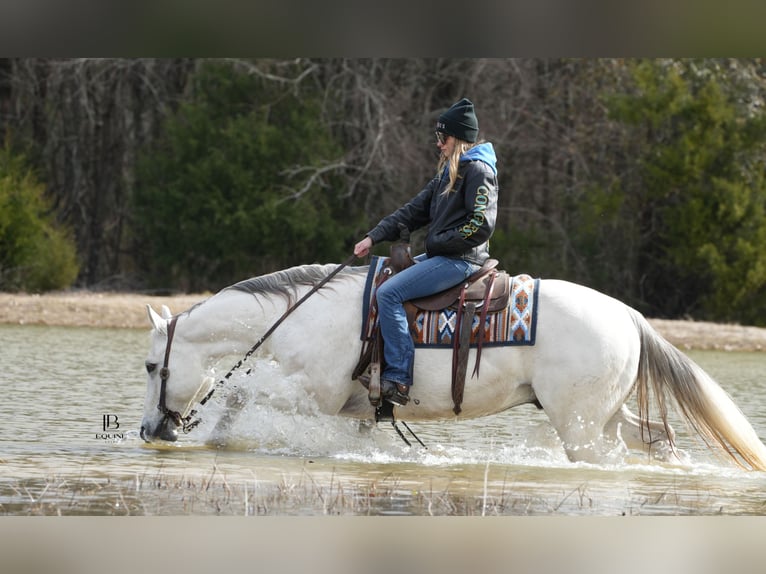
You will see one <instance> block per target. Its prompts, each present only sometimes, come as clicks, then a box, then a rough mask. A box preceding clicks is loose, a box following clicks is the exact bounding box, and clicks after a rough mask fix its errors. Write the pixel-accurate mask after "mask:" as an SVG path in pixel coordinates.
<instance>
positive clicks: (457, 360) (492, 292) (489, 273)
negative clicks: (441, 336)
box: [352, 234, 511, 415]
mask: <svg viewBox="0 0 766 574" xmlns="http://www.w3.org/2000/svg"><path fill="white" fill-rule="evenodd" d="M408 239H409V238H408V237H404V234H403V240H402V241H398V242H396V243H394V244H392V246H391V257H390V258H389V259H388V261H387V262H386V264H385V267H384V268H383V270H382V271H381V272H380V273H379V275H378V278H376V281H377V282H378V283H377V287H379V286H380V285H381V284H382V283H383V282H385V281H386V280H387V279H389V278H390V277H392V276H393V275H394V274H396V273H398V272H399V271H401V270H403V269H406V268H407V267H409V266H411V265H416V262H415V261H414V260H413V259H412V257H411V255H410V248H409V243H408ZM497 265H498V261H497V259H488V260H487V261H486V262H485V263H484V265H482V267H481V269H479V270H478V271H476V272H475V273H474V274H473V275H471V276H470V277H468V279H466V280H465V281H464V282H462V283H460V284H458V285H456V286H455V287H452V288H450V289H446V290H444V291H441V292H439V293H435V294H433V295H429V296H427V297H422V298H419V299H413V300H411V301H407V302H405V304H404V308H405V311H406V313H407V319H408V323H409V324H410V325H412V324H413V321H414V320H415V317H416V315H417V313H418V312H419V311H441V310H444V309H451V310H454V311H456V321H455V331H454V333H455V334H454V337H453V340H452V400H453V403H454V407H453V412H454V413H455V414H456V415H458V414H460V412H461V410H462V408H461V403H462V402H463V393H464V389H465V378H466V372H467V367H468V351H469V349H470V342H471V341H470V339H471V331H472V326H473V320H474V317H475V316H476V314H477V313H478V314H479V317H480V318H479V326H480V327H479V329H478V335H477V337H476V362H475V365H474V370H473V373H472V375H471V376H478V374H479V365H480V363H481V349H482V343H483V341H484V328H483V325H485V324H486V318H487V315H488V314H489V313H496V312H498V311H502V310H503V309H505V308H506V307H507V306H508V302H509V299H510V285H511V278H510V276H509V275H508V274H507V273H506V272H505V271H498V270H497ZM377 287H376V288H377ZM370 305H371V306H372V305H377V301H376V300H375V298H374V297H373V299H372V301H371V302H370ZM382 357H383V338H382V337H381V336H380V326H379V325H375V328H374V331H373V334H372V336H371V337H370V338H369V339H368V340H366V341H365V342H364V345H363V347H362V352H361V355H360V357H359V362H358V363H357V366H356V368H355V369H354V372H353V375H352V378H353V379H354V380H357V379H358V380H359V381H360V382H361V383H362V384H363V385H364V386H365V387H366V388H367V389H368V392H369V394H368V397H369V400H370V403H371V404H372V405H373V406H374V407H376V408H380V405H381V402H382V401H381V393H380V373H381V366H380V363H381V360H382Z"/></svg>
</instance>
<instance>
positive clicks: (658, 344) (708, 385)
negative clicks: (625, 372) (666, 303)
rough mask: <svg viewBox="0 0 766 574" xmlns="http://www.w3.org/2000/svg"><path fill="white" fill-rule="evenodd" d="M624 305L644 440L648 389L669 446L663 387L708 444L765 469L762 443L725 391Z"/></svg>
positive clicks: (646, 424) (738, 460)
mask: <svg viewBox="0 0 766 574" xmlns="http://www.w3.org/2000/svg"><path fill="white" fill-rule="evenodd" d="M630 311H631V316H632V318H633V322H634V324H635V325H636V328H637V329H638V333H639V337H640V339H641V352H640V356H639V361H638V374H637V375H636V392H637V398H638V409H639V418H640V421H641V435H642V438H643V439H644V440H647V439H646V438H645V437H644V430H646V431H647V432H648V433H649V437H648V440H647V442H651V429H650V426H649V405H650V400H649V394H650V392H651V393H652V394H653V395H654V397H655V401H656V403H657V408H658V410H659V413H660V416H661V418H662V424H663V425H664V427H665V431H666V432H667V436H668V439H669V441H670V446H671V447H672V448H675V444H674V440H673V434H672V432H671V431H670V427H669V425H668V421H667V404H666V402H665V396H666V394H668V392H669V394H671V395H672V396H673V398H674V399H675V401H676V404H677V405H678V407H679V409H680V412H681V414H683V416H684V417H685V419H686V420H687V422H688V423H689V424H690V426H691V427H692V428H693V429H694V430H695V431H696V432H697V433H698V434H699V435H700V436H701V437H702V440H703V441H705V444H707V446H708V447H709V448H711V449H712V450H716V451H719V452H723V453H726V454H727V455H729V456H730V457H731V458H732V459H734V461H735V462H736V463H737V465H739V466H740V467H742V468H748V467H749V468H750V469H753V470H761V471H766V446H764V444H763V443H762V442H761V440H760V439H759V438H758V435H757V434H756V432H755V430H754V429H753V427H752V426H751V425H750V423H749V422H748V420H747V419H746V418H745V415H744V414H743V413H742V411H741V410H740V409H739V407H737V405H736V404H734V401H733V400H732V399H731V397H730V396H729V395H728V394H727V393H726V391H725V390H723V389H722V388H721V387H720V385H718V383H716V382H715V381H714V380H713V379H712V378H711V377H710V376H709V375H708V374H707V373H705V371H703V370H702V368H701V367H700V366H699V365H697V364H696V363H695V362H694V361H692V360H691V359H690V358H689V357H687V356H686V355H685V354H683V353H682V352H681V351H679V350H678V349H677V348H676V347H674V346H673V345H672V344H670V343H669V342H668V341H667V340H665V339H664V338H663V337H662V336H661V335H660V334H659V333H657V331H655V330H654V328H653V327H652V326H651V325H650V324H649V322H648V321H647V320H646V319H645V318H644V316H643V315H641V314H640V313H639V312H638V311H635V310H634V309H630ZM738 456H739V458H738ZM742 461H744V464H743V462H742Z"/></svg>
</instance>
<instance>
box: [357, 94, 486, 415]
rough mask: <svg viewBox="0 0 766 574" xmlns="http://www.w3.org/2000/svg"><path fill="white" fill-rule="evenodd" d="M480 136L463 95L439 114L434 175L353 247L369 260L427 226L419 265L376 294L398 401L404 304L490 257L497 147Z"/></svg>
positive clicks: (404, 372) (407, 344)
mask: <svg viewBox="0 0 766 574" xmlns="http://www.w3.org/2000/svg"><path fill="white" fill-rule="evenodd" d="M478 136H479V122H478V120H477V118H476V113H475V111H474V106H473V103H472V102H471V101H470V100H468V99H466V98H463V99H461V100H460V101H459V102H457V103H455V104H454V105H453V106H452V107H450V108H449V109H448V110H447V111H446V112H444V113H443V114H441V115H440V116H439V119H438V121H437V122H436V145H437V146H438V148H439V150H440V152H441V154H440V157H439V164H438V167H437V172H436V175H435V176H434V177H433V179H431V181H429V182H428V183H427V184H426V186H425V188H423V190H422V191H421V192H420V193H418V194H417V195H416V196H415V197H414V198H413V199H412V200H411V201H409V202H408V203H407V204H406V205H404V206H402V207H400V208H399V209H398V210H396V211H395V212H394V213H392V214H390V215H388V216H387V217H384V218H383V219H382V220H380V222H379V223H378V224H377V225H376V226H375V227H374V228H373V229H372V230H371V231H369V232H368V233H367V234H366V235H365V237H364V239H362V240H361V241H360V242H359V243H357V244H356V245H355V246H354V254H355V255H356V256H357V257H364V256H365V255H367V254H368V253H369V251H370V248H371V247H372V246H373V245H375V244H377V243H380V242H381V241H394V240H396V239H398V238H399V236H400V230H399V224H404V225H405V226H406V227H407V228H408V229H409V230H410V231H414V230H416V229H419V228H421V227H425V226H428V232H427V235H426V240H425V248H426V250H425V253H424V254H422V255H419V256H418V257H416V258H415V261H416V263H417V264H416V265H412V266H411V267H408V268H406V269H404V270H403V271H400V272H399V273H397V274H395V275H393V276H392V277H391V278H389V279H388V280H386V281H385V282H384V283H383V284H382V285H381V286H380V287H379V288H378V290H377V294H376V297H377V301H378V314H379V318H380V319H379V320H380V331H381V335H382V336H383V358H384V363H385V365H384V367H383V372H382V374H381V394H382V396H383V397H384V398H385V399H386V400H387V401H389V402H391V403H393V404H396V405H402V406H403V405H406V404H407V402H408V401H409V391H410V386H411V385H412V369H413V362H414V358H415V347H414V343H413V341H412V337H411V335H410V329H409V325H408V324H407V315H406V313H405V310H404V302H405V301H408V300H410V299H416V298H418V297H425V296H427V295H431V294H433V293H438V292H439V291H443V290H444V289H448V288H450V287H454V286H455V285H457V284H459V283H461V282H462V281H463V280H465V279H466V278H467V277H469V276H470V275H471V274H473V273H474V272H475V271H477V270H478V269H479V268H480V267H481V265H482V264H483V263H484V262H485V261H486V260H487V259H488V258H489V238H490V236H491V235H492V233H493V232H494V230H495V219H496V216H497V192H498V186H497V167H496V163H497V160H496V157H495V151H494V148H493V147H492V144H491V143H489V142H481V141H479V140H478Z"/></svg>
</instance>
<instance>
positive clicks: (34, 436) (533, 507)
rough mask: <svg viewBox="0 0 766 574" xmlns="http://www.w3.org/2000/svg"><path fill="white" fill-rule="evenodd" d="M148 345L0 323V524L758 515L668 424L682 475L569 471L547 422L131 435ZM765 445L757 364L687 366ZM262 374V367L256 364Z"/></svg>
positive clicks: (248, 415) (743, 487) (661, 467)
mask: <svg viewBox="0 0 766 574" xmlns="http://www.w3.org/2000/svg"><path fill="white" fill-rule="evenodd" d="M147 345H148V333H147V332H145V331H141V330H129V329H88V328H64V327H43V326H9V325H0V348H2V355H0V357H1V360H0V372H2V380H3V388H4V389H5V393H4V396H3V406H4V408H3V416H2V417H0V444H1V445H2V448H1V449H0V513H2V514H11V515H27V514H33V515H36V514H42V515H51V514H62V515H126V514H130V515H187V514H193V515H209V514H225V515H257V514H266V515H316V514H341V515H413V514H415V515H441V516H443V515H497V514H499V515H550V514H556V515H595V516H615V515H677V514H684V515H715V514H735V515H763V514H766V504H765V502H764V492H765V491H766V477H764V476H763V474H762V473H748V472H744V471H741V470H739V469H737V468H735V467H733V466H732V465H730V464H728V463H726V462H723V461H721V460H719V459H716V458H714V457H712V456H711V455H710V454H709V453H708V452H707V450H706V449H705V448H704V446H703V445H701V444H699V443H698V442H697V441H694V440H692V439H691V438H690V437H689V436H688V434H687V433H686V432H685V430H684V429H683V427H682V426H679V425H678V424H676V425H675V426H676V430H677V431H678V432H679V434H680V435H681V436H680V440H679V443H680V446H681V449H682V450H683V451H684V459H683V462H679V463H677V464H661V463H657V462H653V461H650V460H647V459H646V458H644V457H640V456H638V455H636V456H633V457H631V458H630V459H629V460H625V457H624V456H622V455H619V456H615V460H613V461H610V462H607V463H605V464H602V465H591V464H582V463H577V464H574V463H571V462H569V461H568V460H567V458H566V457H565V455H564V453H563V450H562V449H561V446H560V444H559V443H558V440H557V437H556V436H555V434H554V433H553V432H552V430H551V428H550V427H549V426H548V425H547V423H546V419H545V415H544V414H543V413H541V412H539V411H537V410H536V409H535V408H534V407H532V406H528V407H522V408H519V409H516V410H513V411H509V412H507V413H503V414H500V415H497V416H494V417H487V418H484V419H477V420H474V421H463V422H439V423H429V424H425V423H420V424H413V425H412V427H413V430H415V432H417V434H418V436H420V438H421V439H422V440H423V441H424V442H425V443H426V445H427V446H428V449H427V450H426V449H422V448H419V447H412V448H408V447H406V446H405V445H404V444H403V443H402V442H401V440H400V439H399V438H398V437H397V435H396V434H395V432H394V430H393V429H392V428H391V427H390V426H389V425H383V424H382V425H380V426H378V427H377V428H366V429H365V428H362V429H360V428H359V425H358V423H357V422H356V421H350V420H347V419H342V418H338V417H327V416H319V415H317V416H301V415H298V414H296V413H295V412H289V411H287V412H283V411H276V410H274V409H271V408H269V407H268V406H257V405H255V406H252V407H249V408H248V409H247V410H246V411H245V413H244V414H243V416H242V417H241V419H240V420H239V421H238V423H237V424H236V425H235V427H234V429H233V432H232V435H231V436H230V437H229V442H228V445H227V447H226V448H211V447H208V446H206V445H205V444H204V442H203V441H202V440H201V438H203V437H205V436H207V433H209V432H210V430H211V428H212V424H211V421H214V420H215V418H216V417H217V416H218V415H219V414H220V412H221V408H222V407H221V405H220V404H213V405H211V406H210V408H206V410H205V413H204V414H205V422H204V423H203V424H202V425H201V426H200V427H199V428H198V429H197V430H195V431H194V433H192V434H190V435H187V436H183V437H182V438H181V440H180V441H179V443H177V444H175V445H168V446H165V447H156V446H147V445H144V443H143V441H142V440H141V439H140V438H139V436H138V429H139V425H140V420H141V415H142V409H143V398H144V385H145V377H144V375H143V360H144V355H145V352H146V349H147ZM690 354H691V356H692V357H693V358H694V359H695V360H696V361H697V362H698V363H699V364H700V365H702V367H703V368H705V369H706V370H707V371H708V372H709V373H710V374H711V375H713V376H714V378H716V379H717V380H718V381H719V382H720V383H721V384H722V385H723V386H724V388H726V390H727V391H728V392H729V393H730V394H731V395H732V396H733V397H734V399H735V401H736V402H737V404H738V405H739V406H740V408H742V410H743V411H744V412H745V414H746V416H747V417H748V419H749V420H750V421H751V423H752V424H753V426H754V427H755V429H756V431H757V432H758V433H759V436H761V438H766V408H764V407H766V377H764V374H766V355H764V354H760V353H752V354H748V353H714V352H694V353H690ZM260 368H261V369H266V374H268V373H267V369H268V366H262V367H260Z"/></svg>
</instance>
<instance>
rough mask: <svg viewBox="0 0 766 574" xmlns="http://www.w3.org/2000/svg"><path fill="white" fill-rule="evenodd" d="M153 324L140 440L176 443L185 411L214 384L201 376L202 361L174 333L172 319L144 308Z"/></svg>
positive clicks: (174, 320)
mask: <svg viewBox="0 0 766 574" xmlns="http://www.w3.org/2000/svg"><path fill="white" fill-rule="evenodd" d="M146 309H147V313H148V316H149V321H150V323H151V324H152V333H151V344H150V348H149V354H148V355H147V357H146V361H145V366H146V373H147V377H148V380H147V388H146V399H145V402H144V415H143V419H142V421H141V438H142V439H144V440H145V441H146V442H154V441H156V440H165V441H175V440H176V439H177V438H178V428H179V427H180V426H181V425H182V422H183V419H184V418H185V417H186V416H187V414H188V413H187V411H188V410H189V409H190V408H191V406H192V405H193V404H194V402H195V401H196V400H197V398H198V397H200V396H202V395H204V393H206V392H207V390H208V389H209V387H210V386H211V385H212V383H213V379H212V378H211V377H205V376H204V368H203V366H202V361H201V357H200V356H199V353H198V352H195V350H194V345H192V344H190V342H189V341H188V340H187V339H186V337H185V336H184V335H183V334H182V333H180V332H178V331H177V330H176V328H175V327H176V324H177V323H178V319H179V316H176V317H174V316H173V315H172V314H171V313H170V310H169V309H168V308H167V307H166V306H165V305H163V306H162V315H159V314H158V313H157V312H156V311H155V310H154V309H152V307H151V306H150V305H147V306H146Z"/></svg>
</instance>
